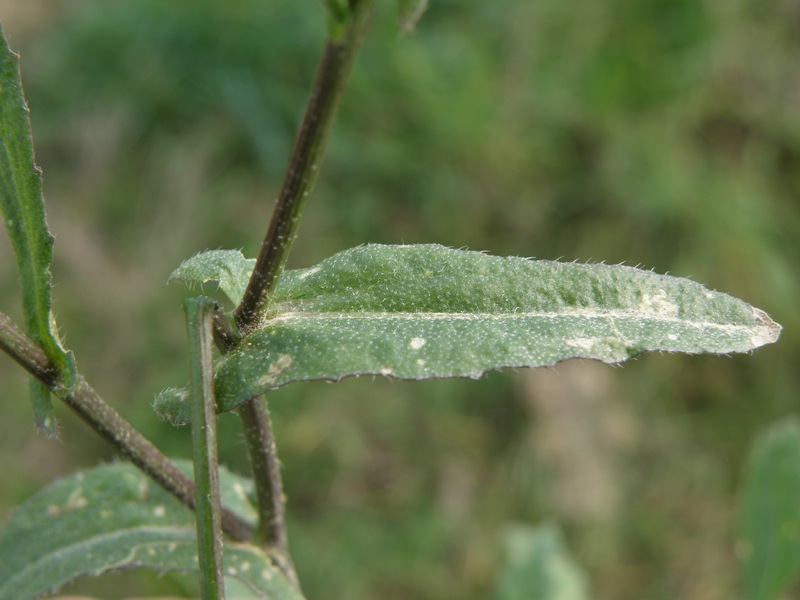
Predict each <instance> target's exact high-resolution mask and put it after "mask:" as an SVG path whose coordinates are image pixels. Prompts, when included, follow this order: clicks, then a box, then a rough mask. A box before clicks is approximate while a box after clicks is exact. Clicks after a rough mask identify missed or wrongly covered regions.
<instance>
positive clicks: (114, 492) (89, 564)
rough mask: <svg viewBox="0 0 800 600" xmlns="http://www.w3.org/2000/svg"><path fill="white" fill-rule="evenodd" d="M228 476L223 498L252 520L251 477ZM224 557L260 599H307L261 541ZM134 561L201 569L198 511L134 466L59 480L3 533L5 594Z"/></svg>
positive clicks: (20, 598)
mask: <svg viewBox="0 0 800 600" xmlns="http://www.w3.org/2000/svg"><path fill="white" fill-rule="evenodd" d="M183 468H189V469H191V465H189V464H188V463H185V464H184V465H183ZM220 482H221V484H222V500H223V502H224V503H225V504H226V505H227V506H229V507H230V508H231V509H233V510H234V511H236V512H237V513H239V514H241V515H242V516H243V517H245V518H248V519H251V520H252V519H253V516H254V509H253V507H252V505H251V504H250V501H249V499H248V494H247V489H248V488H249V486H250V484H249V482H248V481H247V480H244V479H242V478H240V477H236V476H234V475H231V474H230V473H228V472H226V471H224V470H221V471H220ZM224 563H225V574H226V576H227V577H233V578H235V579H238V580H239V581H241V582H242V583H243V584H245V585H246V586H247V587H248V588H250V589H251V590H252V591H254V592H256V593H257V594H259V596H260V597H263V598H270V599H272V600H302V596H301V595H300V594H299V593H298V592H297V591H295V589H294V588H293V587H292V585H291V584H290V583H289V582H288V581H287V580H286V578H285V577H284V576H283V575H282V573H281V571H280V570H279V569H278V568H277V567H276V566H274V565H273V563H272V562H271V561H270V559H269V558H268V557H267V556H266V555H265V554H264V553H263V552H261V551H260V550H259V549H258V548H256V547H254V546H251V545H248V544H241V543H231V542H228V543H226V544H225V556H224ZM133 567H149V568H152V569H156V570H159V571H169V570H183V571H186V570H194V571H196V570H197V569H198V565H197V540H196V536H195V525H194V513H192V512H191V511H190V510H189V509H188V508H186V507H185V506H183V505H182V504H180V503H179V502H178V501H177V500H176V499H175V498H173V497H172V496H170V495H169V494H168V493H167V492H165V491H164V490H163V489H161V488H160V487H158V486H156V485H155V484H154V483H153V482H151V481H150V480H149V479H148V478H147V477H146V476H145V475H143V474H142V473H141V472H139V471H138V470H137V469H135V468H134V467H133V466H131V465H127V464H117V465H111V466H104V467H100V468H97V469H92V470H90V471H86V472H83V473H79V474H77V475H74V476H71V477H68V478H66V479H63V480H61V481H58V482H56V483H55V484H53V485H51V486H50V487H48V488H46V489H44V490H43V491H41V492H40V493H39V494H37V495H36V496H34V497H33V498H31V499H30V500H29V501H27V502H26V503H25V504H23V505H22V506H21V507H19V508H18V509H17V510H16V511H15V512H14V513H13V514H12V516H11V519H10V521H9V523H8V524H7V525H6V526H5V528H4V529H3V530H2V531H0V600H27V599H29V598H35V597H37V596H39V595H41V594H44V593H46V592H48V591H52V590H55V589H57V588H58V587H60V586H62V585H64V584H65V583H67V582H69V581H71V580H72V579H74V578H76V577H78V576H80V575H88V574H91V575H99V574H101V573H105V572H108V571H113V570H118V569H128V568H133Z"/></svg>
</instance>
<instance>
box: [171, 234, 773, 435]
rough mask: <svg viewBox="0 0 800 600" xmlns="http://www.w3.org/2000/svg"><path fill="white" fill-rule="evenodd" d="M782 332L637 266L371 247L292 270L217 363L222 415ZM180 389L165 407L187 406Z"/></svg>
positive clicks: (741, 308) (721, 347) (739, 345)
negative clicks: (344, 383) (295, 387)
mask: <svg viewBox="0 0 800 600" xmlns="http://www.w3.org/2000/svg"><path fill="white" fill-rule="evenodd" d="M780 329H781V328H780V326H779V325H777V324H776V323H774V322H773V321H772V320H771V319H770V318H769V316H768V315H767V314H766V313H764V312H763V311H761V310H758V309H756V308H753V307H752V306H750V305H748V304H746V303H745V302H742V301H741V300H737V299H736V298H733V297H731V296H728V295H726V294H722V293H719V292H713V291H710V290H708V289H706V288H704V287H703V286H701V285H699V284H697V283H694V282H692V281H689V280H687V279H681V278H676V277H668V276H663V275H657V274H655V273H652V272H649V271H642V270H639V269H634V268H631V267H624V266H609V265H582V264H575V263H559V262H553V261H537V260H529V259H525V258H517V257H509V258H502V257H497V256H490V255H487V254H483V253H480V252H468V251H460V250H452V249H449V248H444V247H442V246H438V245H420V246H382V245H368V246H362V247H359V248H354V249H352V250H347V251H344V252H341V253H339V254H337V255H335V256H332V257H331V258H329V259H327V260H325V261H323V262H321V263H320V264H319V265H317V266H315V267H313V268H310V269H302V270H295V271H287V272H286V273H285V274H284V276H283V278H282V279H281V281H280V282H279V284H278V287H277V289H276V291H275V294H274V296H273V301H272V304H271V305H270V307H269V309H268V311H267V314H266V315H264V319H263V321H262V322H261V324H260V327H258V328H257V329H256V330H255V331H253V332H252V333H250V334H249V335H248V336H247V337H245V338H244V339H243V340H242V341H241V342H240V343H239V345H238V347H237V348H236V349H235V350H233V351H232V352H230V353H228V354H227V355H225V356H224V357H223V358H222V359H221V360H220V361H219V362H218V367H217V372H216V394H217V405H218V408H219V410H221V411H225V410H231V409H233V408H235V407H236V406H237V405H238V404H239V403H241V402H243V401H245V400H247V399H248V398H252V397H254V396H257V395H259V394H261V393H263V392H265V391H267V390H269V389H272V388H276V387H279V386H282V385H285V384H287V383H291V382H293V381H305V380H314V379H329V380H334V381H335V380H339V379H341V378H343V377H346V376H348V375H366V374H372V375H387V376H391V377H396V378H399V379H432V378H441V377H478V376H480V375H481V374H482V373H484V372H486V371H488V370H492V369H498V368H502V367H541V366H547V365H553V364H555V363H557V362H559V361H562V360H566V359H568V358H592V359H597V360H601V361H604V362H607V363H619V362H622V361H624V360H626V359H628V358H630V357H632V356H635V355H637V354H640V353H642V352H647V351H656V350H657V351H665V352H688V353H699V352H713V353H723V354H727V353H731V352H747V351H749V350H753V349H754V348H757V347H759V346H761V345H764V344H768V343H771V342H774V341H775V340H776V339H777V338H778V335H779V334H780ZM184 400H185V393H184V392H182V391H175V390H172V391H170V392H167V393H165V394H163V395H162V396H161V397H160V398H159V399H158V400H157V408H158V409H159V411H160V412H162V413H164V414H166V415H167V416H168V417H169V418H171V419H172V420H175V421H182V420H185V419H186V417H187V414H188V410H187V409H188V404H186V402H185V401H184Z"/></svg>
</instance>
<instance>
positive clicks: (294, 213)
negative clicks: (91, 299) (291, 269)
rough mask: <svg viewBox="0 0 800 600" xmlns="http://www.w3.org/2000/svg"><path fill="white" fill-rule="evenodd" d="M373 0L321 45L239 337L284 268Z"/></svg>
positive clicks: (240, 310) (357, 4)
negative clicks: (322, 48)
mask: <svg viewBox="0 0 800 600" xmlns="http://www.w3.org/2000/svg"><path fill="white" fill-rule="evenodd" d="M373 1H374V0H351V2H350V8H349V14H348V15H347V17H346V21H345V22H344V27H343V29H342V30H341V31H340V32H338V34H337V35H336V36H335V37H332V38H331V39H329V40H328V42H327V44H326V45H325V50H324V52H323V55H322V60H321V62H320V65H319V68H318V69H317V74H316V77H315V79H314V85H313V87H312V90H311V95H310V97H309V99H308V104H307V105H306V112H305V115H304V117H303V122H302V124H301V125H300V131H299V132H298V135H297V139H296V140H295V145H294V149H293V150H292V156H291V158H290V159H289V166H288V168H287V170H286V176H285V178H284V180H283V187H282V188H281V192H280V196H278V202H277V204H276V205H275V210H274V211H273V213H272V219H271V221H270V224H269V228H268V229H267V233H266V235H265V237H264V242H263V243H262V244H261V249H260V251H259V253H258V258H257V259H256V266H255V269H253V274H252V275H251V277H250V281H249V283H248V285H247V290H246V291H245V294H244V297H243V298H242V301H241V303H240V304H239V306H238V307H237V308H236V313H235V314H236V324H237V327H238V329H239V331H240V332H242V333H244V332H246V331H247V330H249V329H251V328H252V326H253V325H254V324H255V322H256V320H257V319H258V317H259V315H261V314H262V313H263V311H264V309H265V308H266V306H267V305H268V304H269V301H270V298H271V296H272V292H273V290H274V289H275V285H276V284H277V282H278V279H279V278H280V276H281V273H282V272H283V269H284V266H285V265H286V259H287V257H288V255H289V250H290V249H291V246H292V242H293V241H294V238H295V236H296V235H297V228H298V225H299V223H300V217H301V216H302V214H303V209H304V208H305V205H306V202H307V200H308V196H309V195H310V194H311V190H312V189H313V187H314V182H315V181H316V178H317V173H318V172H319V166H320V163H321V161H322V155H323V153H324V150H325V145H326V143H327V140H328V134H329V132H330V129H331V126H332V125H333V120H334V117H335V115H336V111H337V109H338V107H339V103H340V100H341V97H342V93H343V91H344V88H345V84H346V83H347V77H348V75H349V74H350V70H351V67H352V65H353V59H354V57H355V54H356V50H357V49H358V46H359V42H360V40H361V37H362V34H363V32H364V29H365V26H366V21H367V16H368V14H369V11H370V8H371V7H372V3H373Z"/></svg>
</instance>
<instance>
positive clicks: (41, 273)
mask: <svg viewBox="0 0 800 600" xmlns="http://www.w3.org/2000/svg"><path fill="white" fill-rule="evenodd" d="M0 38H2V40H1V43H0V208H2V211H3V217H4V220H5V225H6V230H7V231H8V235H9V237H10V238H11V244H12V246H13V248H14V254H15V256H16V261H17V270H18V272H19V279H20V284H21V286H22V306H23V310H24V313H25V322H26V327H27V330H28V333H29V334H30V335H31V337H33V338H34V339H35V340H36V342H37V343H38V344H39V345H40V346H41V347H42V349H43V350H44V352H45V354H46V355H47V357H48V358H49V359H50V360H51V361H52V362H53V364H54V365H55V366H56V368H57V369H58V370H59V372H60V373H61V381H62V384H63V385H64V386H66V387H71V386H72V384H73V382H74V380H75V367H74V363H73V359H72V355H71V354H70V353H68V352H66V351H65V350H64V348H63V347H62V346H61V342H60V340H59V338H58V332H57V331H56V326H55V323H54V320H53V318H52V312H51V297H50V285H51V275H50V263H51V261H52V258H53V236H52V235H51V234H50V231H49V230H48V229H47V223H46V221H45V213H44V199H43V198H42V179H41V172H40V171H39V169H38V167H37V166H36V164H35V162H34V158H33V144H32V141H31V130H30V121H29V119H28V108H27V106H26V104H25V98H24V96H23V94H22V84H21V82H20V73H19V60H18V57H17V56H16V55H15V54H14V53H13V52H11V50H10V49H9V48H8V45H7V44H6V41H5V37H3V36H2V30H0ZM31 392H32V393H31V395H32V399H33V404H34V414H35V415H36V423H37V426H38V427H39V428H40V429H41V430H42V431H43V432H44V433H45V434H46V435H50V436H53V435H55V434H56V423H55V416H54V414H53V408H52V403H51V402H50V396H49V392H47V390H46V388H45V387H44V386H43V385H42V384H40V383H37V382H32V383H31Z"/></svg>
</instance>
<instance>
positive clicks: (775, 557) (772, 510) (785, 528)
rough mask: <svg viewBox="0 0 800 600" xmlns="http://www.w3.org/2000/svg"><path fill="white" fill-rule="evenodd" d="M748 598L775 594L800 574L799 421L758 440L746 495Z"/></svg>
mask: <svg viewBox="0 0 800 600" xmlns="http://www.w3.org/2000/svg"><path fill="white" fill-rule="evenodd" d="M742 516H743V522H742V535H743V538H744V540H743V549H744V552H743V557H742V563H743V567H744V568H743V571H744V583H745V598H746V600H772V599H774V598H777V597H778V594H779V593H780V592H781V591H783V590H785V589H786V588H787V587H788V586H789V585H791V583H792V582H793V581H797V579H798V577H800V422H799V421H798V420H797V419H793V418H792V419H787V420H784V421H781V422H780V423H778V424H776V425H774V426H773V427H771V428H770V430H769V431H768V432H767V433H766V434H765V435H764V436H763V437H761V438H760V439H759V440H758V441H757V442H756V443H755V445H754V447H753V451H752V453H751V455H750V461H749V464H748V467H747V472H746V475H745V484H744V495H743V515H742Z"/></svg>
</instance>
